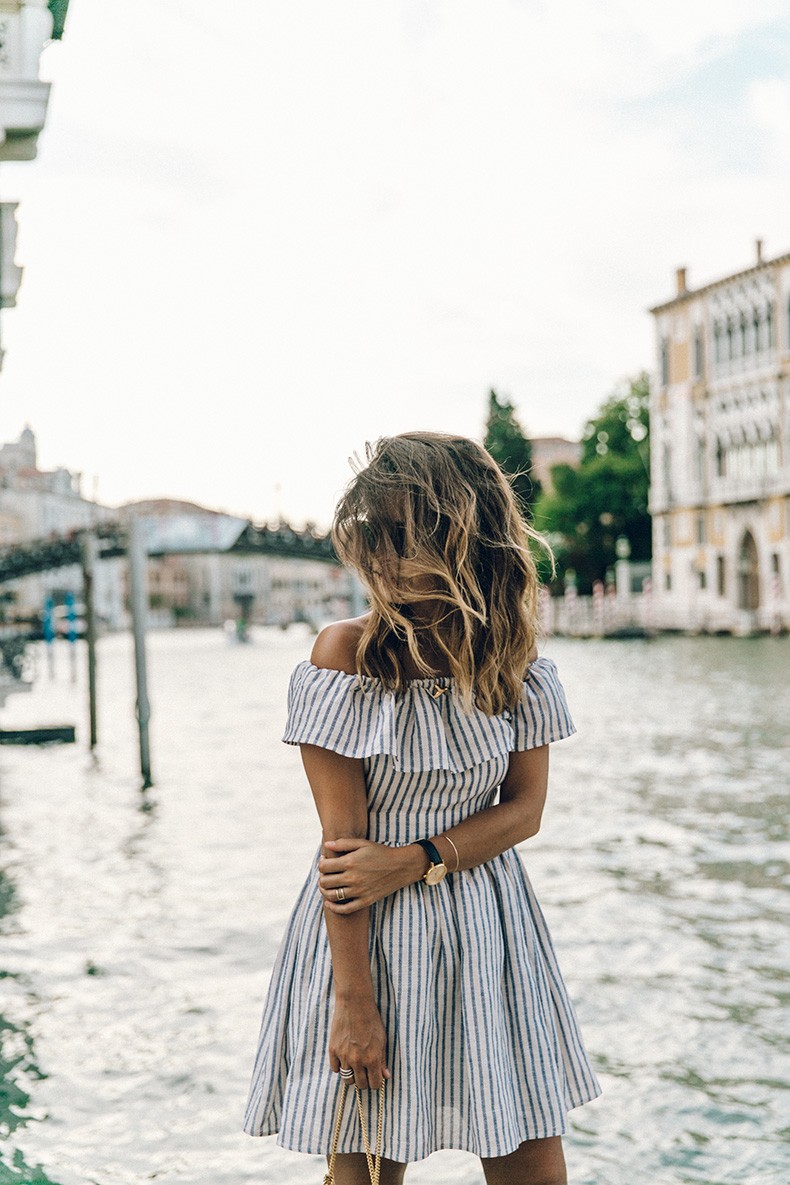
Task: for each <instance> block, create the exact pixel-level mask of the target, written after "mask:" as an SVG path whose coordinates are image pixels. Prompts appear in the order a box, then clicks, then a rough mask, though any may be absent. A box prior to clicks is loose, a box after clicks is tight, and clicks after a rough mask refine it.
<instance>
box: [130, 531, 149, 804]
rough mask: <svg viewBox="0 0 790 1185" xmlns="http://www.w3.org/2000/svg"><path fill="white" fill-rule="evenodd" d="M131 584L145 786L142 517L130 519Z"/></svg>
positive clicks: (145, 606) (145, 601) (145, 597)
mask: <svg viewBox="0 0 790 1185" xmlns="http://www.w3.org/2000/svg"><path fill="white" fill-rule="evenodd" d="M127 554H128V560H129V585H130V600H131V609H132V630H133V632H134V667H135V674H136V677H137V704H136V712H137V724H138V727H139V730H140V772H141V773H142V775H143V790H147V789H148V787H149V786H152V785H153V781H152V779H151V752H150V748H149V743H148V721H149V720H150V718H151V705H150V703H149V701H148V677H147V673H146V662H145V626H146V617H147V616H148V584H147V579H146V551H145V538H144V535H143V523H142V522H141V521H140V519H139V517H137V516H135V515H131V516H130V519H129V543H128V553H127Z"/></svg>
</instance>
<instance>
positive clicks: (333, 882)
mask: <svg viewBox="0 0 790 1185" xmlns="http://www.w3.org/2000/svg"><path fill="white" fill-rule="evenodd" d="M318 883H319V885H321V886H322V888H324V889H339V888H340V887H341V886H344V887H345V888H348V878H347V876H346V874H345V873H344V872H327V873H324V872H322V873H321V875H320V876H319V878H318Z"/></svg>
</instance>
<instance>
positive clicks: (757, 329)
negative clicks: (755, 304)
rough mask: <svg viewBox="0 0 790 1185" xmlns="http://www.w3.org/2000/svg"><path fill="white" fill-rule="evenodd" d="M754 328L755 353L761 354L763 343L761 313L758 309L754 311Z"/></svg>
mask: <svg viewBox="0 0 790 1185" xmlns="http://www.w3.org/2000/svg"><path fill="white" fill-rule="evenodd" d="M752 328H753V330H754V352H755V354H759V352H760V350H761V349H762V342H761V341H760V313H759V311H758V310H757V309H752Z"/></svg>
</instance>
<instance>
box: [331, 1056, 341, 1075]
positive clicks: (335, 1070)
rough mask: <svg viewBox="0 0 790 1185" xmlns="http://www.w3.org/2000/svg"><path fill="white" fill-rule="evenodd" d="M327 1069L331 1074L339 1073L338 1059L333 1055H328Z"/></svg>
mask: <svg viewBox="0 0 790 1185" xmlns="http://www.w3.org/2000/svg"><path fill="white" fill-rule="evenodd" d="M329 1068H330V1069H331V1071H332V1073H333V1074H337V1073H339V1071H340V1058H339V1057H338V1056H337V1054H335V1053H330V1054H329Z"/></svg>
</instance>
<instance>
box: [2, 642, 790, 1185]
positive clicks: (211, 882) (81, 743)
mask: <svg viewBox="0 0 790 1185" xmlns="http://www.w3.org/2000/svg"><path fill="white" fill-rule="evenodd" d="M59 644H60V645H62V647H63V649H62V650H61V651H59V652H58V653H57V655H56V658H57V664H56V670H55V676H54V678H52V679H50V678H49V677H48V675H47V671H46V666H45V664H44V661H43V656H42V653H41V650H39V652H38V655H37V661H38V666H39V671H38V677H37V681H36V684H35V688H34V690H33V691H32V692H30V693H29V694H27V695H22V694H19V695H14V696H12V697H11V698H10V699H9V700H8V701H7V703H6V705H5V707H4V708H3V709H2V711H1V712H0V723H2V724H3V726H4V727H10V726H11V725H12V724H27V723H31V724H32V723H39V724H52V723H68V722H73V723H75V724H76V725H77V729H78V744H76V745H72V746H52V747H48V748H38V749H36V748H10V747H5V748H3V749H1V750H0V827H1V828H2V831H1V833H0V870H1V872H0V913H1V914H2V917H0V995H1V1003H0V1013H1V1014H2V1015H0V1079H2V1082H3V1090H2V1093H1V1094H0V1132H2V1135H3V1136H4V1140H3V1143H2V1146H0V1183H8V1182H24V1183H32V1182H37V1183H41V1185H45V1183H46V1182H51V1183H53V1185H93V1183H96V1185H140V1183H142V1182H148V1181H156V1182H160V1181H161V1182H173V1183H174V1185H175V1183H176V1182H178V1183H179V1185H226V1183H227V1185H244V1183H252V1182H275V1181H276V1182H288V1183H291V1182H292V1183H293V1185H302V1183H304V1185H307V1183H308V1182H309V1183H311V1185H312V1183H313V1182H316V1181H319V1180H320V1179H321V1175H322V1172H323V1162H322V1161H321V1160H320V1159H319V1158H312V1157H307V1156H301V1155H299V1154H297V1153H292V1152H286V1151H284V1150H282V1149H279V1148H278V1147H277V1146H276V1144H275V1141H274V1139H273V1138H269V1139H266V1140H260V1139H251V1138H250V1137H248V1136H245V1135H244V1134H242V1133H241V1131H240V1124H241V1117H242V1110H243V1106H244V1101H245V1097H246V1090H247V1084H248V1080H249V1073H250V1068H251V1059H252V1055H253V1049H254V1043H255V1039H256V1036H257V1029H258V1022H259V1018H260V1009H261V1002H262V998H263V993H264V989H265V986H266V982H267V976H268V974H269V971H270V968H271V965H272V960H273V958H274V955H275V952H276V949H277V945H278V942H279V939H280V935H281V933H282V930H283V927H284V924H285V921H286V918H287V916H288V912H289V910H290V907H291V904H292V902H293V899H294V896H295V894H296V891H297V889H298V887H299V886H300V884H301V882H302V880H303V877H304V875H305V870H306V868H307V866H308V864H309V861H310V858H311V856H312V854H313V851H314V848H315V845H316V843H317V842H318V836H319V832H318V827H317V820H316V816H315V813H314V809H313V806H312V800H311V798H310V793H309V790H308V788H307V785H306V782H305V780H304V777H303V774H302V772H301V765H300V761H299V754H298V750H297V749H294V748H290V747H288V746H285V745H283V744H281V743H280V740H279V738H280V734H281V731H282V727H283V722H284V715H285V692H286V686H287V680H288V675H289V673H290V670H291V668H292V667H293V665H294V664H295V663H296V662H297V661H298V660H299V659H301V658H303V657H306V656H307V655H308V654H309V649H310V645H311V642H310V638H309V637H308V635H307V633H306V632H302V630H301V627H294V628H292V629H291V630H290V631H288V632H278V631H271V632H270V631H265V630H258V631H255V632H254V634H253V641H252V643H251V644H250V645H247V646H243V645H235V646H234V645H230V644H229V643H228V641H227V640H226V638H225V636H224V635H223V634H222V633H221V632H220V631H207V630H206V631H198V632H191V631H183V632H180V631H167V632H162V633H155V634H153V635H152V636H151V638H150V654H149V665H150V691H151V699H152V705H153V720H152V754H153V767H154V777H155V787H154V788H153V789H152V790H150V791H148V792H147V793H142V792H141V791H140V779H139V776H138V775H137V773H136V749H135V743H136V742H135V721H134V713H133V694H134V693H133V686H132V653H131V643H130V639H129V638H128V637H126V636H108V637H106V638H103V639H102V640H101V642H100V644H99V681H100V682H99V706H100V713H99V728H100V749H99V753H98V756H97V758H96V759H95V760H94V759H92V758H91V757H90V755H89V753H88V750H87V746H86V739H85V738H86V732H87V729H86V722H85V713H84V700H85V698H86V697H85V691H84V687H83V682H82V680H83V665H84V664H83V658H84V656H83V655H80V666H79V672H78V675H79V682H78V685H77V686H76V687H75V686H73V685H72V684H71V682H70V680H69V670H68V659H67V655H66V646H67V644H66V643H65V642H64V643H59ZM42 645H43V644H42ZM543 651H544V653H547V654H550V655H551V656H552V657H554V658H555V659H556V661H557V663H558V665H559V669H560V673H561V676H562V678H563V681H564V683H565V686H566V690H567V693H568V699H569V702H570V705H571V708H572V712H573V715H574V718H575V722H576V724H577V727H578V733H577V734H576V735H575V736H573V737H571V738H569V739H567V740H564V741H562V742H560V743H558V744H556V745H554V746H553V747H552V754H551V762H552V770H551V777H550V791H549V799H548V804H547V808H546V813H545V816H544V825H543V828H542V830H541V832H540V834H539V835H538V836H536V837H535V838H534V839H532V840H530V841H528V843H527V844H525V845H524V847H523V849H522V851H523V855H524V858H525V860H526V862H527V865H528V867H529V871H530V874H531V877H532V880H533V883H534V885H535V887H536V890H537V892H538V895H539V897H540V899H541V901H542V904H543V907H544V910H545V912H546V914H547V917H548V920H549V924H550V926H551V928H552V932H553V935H554V939H555V944H556V946H557V949H558V954H559V957H560V961H561V965H562V968H563V971H564V974H565V978H566V980H567V982H568V985H569V988H570V990H571V992H572V995H573V998H574V1000H575V1002H576V1006H577V1011H578V1013H579V1017H580V1020H581V1023H582V1027H583V1031H584V1034H585V1038H586V1041H587V1044H588V1047H589V1049H590V1051H591V1054H592V1056H593V1059H594V1062H595V1065H596V1068H597V1070H598V1073H599V1076H600V1078H601V1081H602V1085H603V1087H604V1094H603V1097H602V1098H600V1099H598V1100H596V1101H595V1102H594V1103H592V1104H589V1105H588V1106H586V1107H583V1108H581V1109H579V1110H576V1111H574V1112H572V1113H571V1127H570V1132H569V1135H568V1137H567V1140H566V1153H567V1159H568V1163H569V1179H570V1181H571V1182H572V1183H573V1185H648V1183H649V1185H675V1183H681V1182H682V1183H689V1185H691V1183H694V1185H726V1183H729V1182H733V1183H736V1182H737V1183H738V1185H786V1183H787V1182H788V1181H790V1154H789V1153H788V1147H787V1144H786V1143H784V1144H783V1139H787V1123H788V1115H789V1114H790V1108H788V1095H787V1090H786V1089H785V1088H786V1085H787V1081H786V1080H787V1073H786V1071H787V1062H786V1060H785V1061H783V1057H784V1056H785V1054H786V1050H785V1051H783V1048H782V1041H783V1039H786V1037H787V1034H788V1030H789V1028H790V1026H788V1016H787V1001H788V997H789V995H790V993H789V992H788V986H789V985H788V966H789V965H790V947H789V944H788V942H787V931H786V927H785V923H786V914H783V909H785V908H786V897H785V896H784V890H785V889H786V886H787V879H788V868H789V867H790V865H789V863H788V849H787V833H786V808H787V790H788V780H789V777H790V775H789V774H788V721H789V720H790V688H789V686H788V671H790V639H787V638H780V639H771V638H765V639H728V638H680V637H678V638H659V639H656V640H653V641H608V642H604V641H593V640H587V641H570V640H560V639H554V640H550V641H549V642H547V643H546V644H545V645H544V647H543ZM783 1129H784V1130H783ZM407 1181H409V1182H410V1183H411V1185H428V1183H429V1182H430V1183H432V1185H436V1183H437V1182H438V1183H448V1185H449V1183H450V1182H454V1183H461V1185H466V1183H468V1185H472V1183H479V1182H482V1174H481V1171H480V1166H479V1162H477V1161H476V1160H475V1159H474V1158H473V1157H471V1156H469V1155H467V1154H464V1153H458V1152H441V1153H437V1154H435V1155H434V1156H433V1157H431V1158H429V1160H427V1161H424V1162H422V1163H421V1164H419V1165H415V1166H412V1168H411V1169H410V1170H409V1174H408V1175H407Z"/></svg>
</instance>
